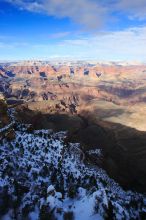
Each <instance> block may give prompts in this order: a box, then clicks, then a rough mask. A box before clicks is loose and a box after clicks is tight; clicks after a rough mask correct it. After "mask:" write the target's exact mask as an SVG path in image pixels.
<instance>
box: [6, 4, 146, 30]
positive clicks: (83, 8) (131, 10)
mask: <svg viewBox="0 0 146 220" xmlns="http://www.w3.org/2000/svg"><path fill="white" fill-rule="evenodd" d="M4 1H7V2H10V3H12V4H14V5H16V6H18V7H19V8H21V9H25V10H28V11H32V12H42V13H46V14H48V15H51V16H54V17H57V18H66V17H67V18H70V19H71V20H72V21H74V22H76V23H78V24H80V25H83V26H85V27H86V28H90V29H95V28H99V27H102V25H103V24H105V23H106V21H107V20H108V21H109V20H113V17H114V16H115V17H116V13H115V15H113V14H114V12H120V13H124V14H126V16H127V17H129V18H132V19H135V18H136V19H146V0H4Z"/></svg>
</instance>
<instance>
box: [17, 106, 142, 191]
mask: <svg viewBox="0 0 146 220" xmlns="http://www.w3.org/2000/svg"><path fill="white" fill-rule="evenodd" d="M93 114H94V113H93ZM17 118H18V120H19V121H21V122H23V123H29V124H32V128H31V129H53V130H54V131H60V130H64V131H68V135H67V138H66V141H69V142H79V143H81V146H82V149H83V151H84V153H85V155H86V157H85V158H86V159H85V160H86V162H88V163H90V164H92V165H97V164H96V157H94V158H92V157H91V156H90V157H89V155H88V153H87V152H88V151H89V150H93V149H94V150H95V149H97V148H101V149H102V151H103V160H102V164H101V166H102V167H103V168H104V169H105V170H106V171H107V173H108V174H109V175H110V177H112V178H114V179H115V180H116V181H118V182H119V183H120V185H121V186H123V187H124V188H125V189H133V190H137V191H139V192H146V169H145V167H146V132H141V131H138V130H136V129H134V128H130V127H126V126H124V125H121V124H117V123H112V122H105V121H103V120H100V121H97V120H94V116H93V115H91V114H90V116H89V115H88V114H87V117H86V114H85V112H84V116H83V115H81V114H80V115H71V114H66V113H62V114H57V113H54V114H42V113H40V112H37V111H32V110H29V109H27V108H22V109H21V110H20V109H19V111H17ZM31 129H30V132H31Z"/></svg>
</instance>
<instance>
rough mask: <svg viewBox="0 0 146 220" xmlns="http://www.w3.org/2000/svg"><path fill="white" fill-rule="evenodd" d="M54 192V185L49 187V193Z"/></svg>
mask: <svg viewBox="0 0 146 220" xmlns="http://www.w3.org/2000/svg"><path fill="white" fill-rule="evenodd" d="M52 191H55V188H54V186H53V185H50V186H49V187H48V189H47V193H50V192H52Z"/></svg>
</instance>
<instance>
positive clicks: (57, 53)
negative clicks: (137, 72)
mask: <svg viewBox="0 0 146 220" xmlns="http://www.w3.org/2000/svg"><path fill="white" fill-rule="evenodd" d="M50 58H70V59H94V60H98V61H119V60H120V61H133V60H137V61H145V60H146V1H145V0H100V1H99V0H74V1H72V0H0V60H16V59H19V60H20V59H50Z"/></svg>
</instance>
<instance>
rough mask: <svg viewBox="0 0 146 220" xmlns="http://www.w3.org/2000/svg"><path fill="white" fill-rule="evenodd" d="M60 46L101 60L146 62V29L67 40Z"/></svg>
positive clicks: (131, 29)
mask: <svg viewBox="0 0 146 220" xmlns="http://www.w3.org/2000/svg"><path fill="white" fill-rule="evenodd" d="M60 46H61V47H62V48H63V47H64V48H68V51H74V52H76V53H75V55H77V56H78V54H79V56H81V57H89V58H92V59H93V58H95V59H100V60H102V59H103V60H104V59H106V60H133V59H135V60H139V61H141V60H146V27H139V28H137V27H135V28H129V29H126V30H124V31H117V32H109V33H106V34H103V35H102V34H100V35H99V34H97V35H96V36H90V37H88V38H79V39H75V40H65V41H63V42H62V43H61V44H60Z"/></svg>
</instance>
